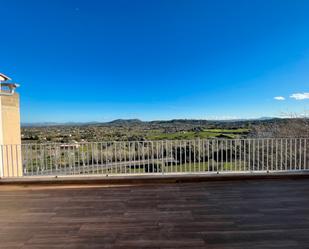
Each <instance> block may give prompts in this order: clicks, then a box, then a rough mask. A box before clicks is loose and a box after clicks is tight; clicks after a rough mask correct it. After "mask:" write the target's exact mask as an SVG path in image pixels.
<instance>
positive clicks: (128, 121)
mask: <svg viewBox="0 0 309 249" xmlns="http://www.w3.org/2000/svg"><path fill="white" fill-rule="evenodd" d="M277 119H279V118H275V117H261V118H257V119H230V120H206V119H172V120H154V121H142V120H140V119H116V120H113V121H110V122H96V121H93V122H66V123H56V122H38V123H22V124H21V126H22V127H48V126H89V125H94V126H130V125H147V124H152V125H164V124H166V125H169V124H174V125H177V124H193V125H207V124H217V123H239V122H250V123H251V122H261V121H263V122H264V121H265V122H268V121H272V120H277Z"/></svg>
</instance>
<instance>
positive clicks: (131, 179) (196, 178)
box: [0, 171, 309, 185]
mask: <svg viewBox="0 0 309 249" xmlns="http://www.w3.org/2000/svg"><path fill="white" fill-rule="evenodd" d="M301 178H302V179H304V178H306V179H309V171H301V172H288V173H287V172H283V173H278V172H276V173H273V172H270V173H267V172H266V173H220V174H217V173H211V174H209V173H208V174H201V173H200V174H165V175H162V174H151V175H129V176H105V175H104V176H103V175H96V176H61V177H55V176H36V177H22V178H2V179H0V185H130V184H132V185H136V184H161V183H186V182H203V181H242V180H258V179H301Z"/></svg>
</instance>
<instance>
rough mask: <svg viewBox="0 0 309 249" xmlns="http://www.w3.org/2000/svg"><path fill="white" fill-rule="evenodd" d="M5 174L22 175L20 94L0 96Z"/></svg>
mask: <svg viewBox="0 0 309 249" xmlns="http://www.w3.org/2000/svg"><path fill="white" fill-rule="evenodd" d="M0 102H1V111H0V112H1V119H2V120H1V123H2V129H1V131H0V132H1V133H2V134H1V135H2V136H1V137H2V139H1V140H2V141H1V144H2V151H1V152H2V156H1V157H2V158H0V159H2V162H1V161H0V163H1V164H2V165H3V176H4V177H5V176H21V175H22V160H21V134H20V110H19V95H18V94H17V93H15V94H14V95H13V96H0Z"/></svg>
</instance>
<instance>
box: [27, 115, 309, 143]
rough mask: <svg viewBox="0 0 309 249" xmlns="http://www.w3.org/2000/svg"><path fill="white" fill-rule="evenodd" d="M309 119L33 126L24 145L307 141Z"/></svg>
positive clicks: (30, 126)
mask: <svg viewBox="0 0 309 249" xmlns="http://www.w3.org/2000/svg"><path fill="white" fill-rule="evenodd" d="M308 127H309V121H308V118H281V119H280V118H261V119H255V120H224V121H220V120H218V121H213V120H186V119H182V120H170V121H150V122H143V121H141V120H139V119H128V120H125V119H118V120H114V121H111V122H106V123H99V122H93V123H66V124H57V123H36V124H35V123H33V124H23V125H22V142H23V143H49V142H52V143H74V142H93V141H97V142H103V141H148V140H181V139H187V140H190V139H212V138H226V139H236V138H265V137H268V138H284V137H293V136H296V137H306V136H308V135H309V134H308V133H309V129H308Z"/></svg>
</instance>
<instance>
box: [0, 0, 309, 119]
mask: <svg viewBox="0 0 309 249" xmlns="http://www.w3.org/2000/svg"><path fill="white" fill-rule="evenodd" d="M0 10H1V17H0V24H1V39H0V52H1V55H0V72H2V73H5V74H7V75H9V76H11V78H13V79H14V80H15V81H16V82H18V83H20V84H21V88H20V89H19V92H20V94H21V111H22V121H23V122H43V121H46V122H47V121H54V122H65V121H108V120H112V119H116V118H140V119H142V120H154V119H174V118H203V119H221V118H225V119H226V118H251V117H261V116H279V115H281V113H287V112H288V113H290V112H298V113H301V112H304V111H305V110H308V107H309V99H308V98H309V93H308V92H309V14H308V13H309V1H307V0H290V1H289V0H250V1H248V0H244V1H239V0H225V1H222V0H213V1H207V0H201V1H198V0H187V1H181V0H174V1H172V0H161V1H160V0H153V1H151V0H147V1H145V0H140V1H136V0H127V1H123V0H110V1H103V0H97V1H95V0H82V1H81V0H71V1H70V0H53V1H47V0H45V1H44V0H42V1H39V0H27V1H23V0H20V1H16V0H0ZM293 94H299V95H293ZM275 97H276V98H277V99H275ZM282 99H284V100H282Z"/></svg>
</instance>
